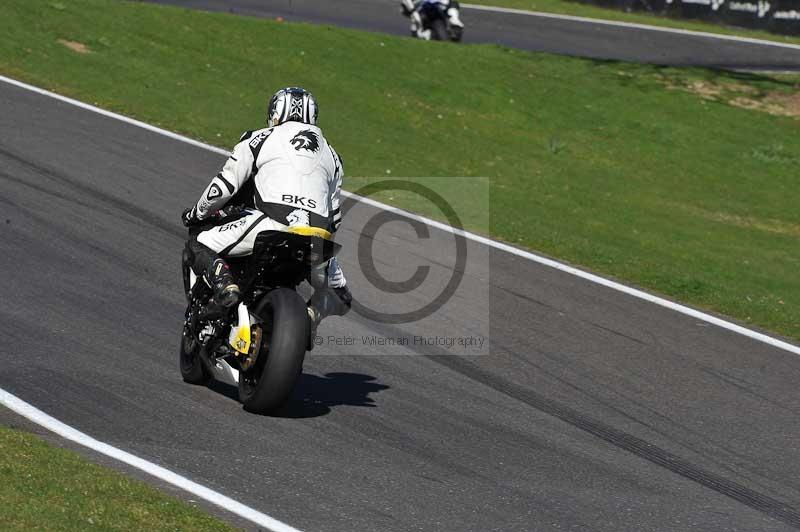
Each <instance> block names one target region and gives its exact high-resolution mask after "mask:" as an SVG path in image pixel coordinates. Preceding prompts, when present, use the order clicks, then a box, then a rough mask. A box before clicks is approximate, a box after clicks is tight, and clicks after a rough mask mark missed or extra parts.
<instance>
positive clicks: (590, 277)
mask: <svg viewBox="0 0 800 532" xmlns="http://www.w3.org/2000/svg"><path fill="white" fill-rule="evenodd" d="M0 81H4V82H6V83H9V84H11V85H15V86H17V87H21V88H23V89H26V90H29V91H32V92H36V93H38V94H42V95H44V96H48V97H50V98H55V99H56V100H60V101H62V102H66V103H68V104H70V105H74V106H77V107H80V108H82V109H86V110H89V111H92V112H94V113H98V114H101V115H104V116H108V117H110V118H114V119H115V120H119V121H122V122H126V123H128V124H132V125H135V126H138V127H140V128H143V129H146V130H148V131H152V132H154V133H158V134H160V135H163V136H165V137H169V138H171V139H175V140H179V141H181V142H185V143H187V144H191V145H192V146H197V147H198V148H203V149H205V150H208V151H212V152H214V153H218V154H220V155H225V156H228V155H230V151H228V150H223V149H222V148H217V147H216V146H211V145H210V144H206V143H204V142H200V141H197V140H194V139H191V138H189V137H186V136H183V135H179V134H178V133H173V132H172V131H167V130H166V129H162V128H160V127H156V126H153V125H150V124H147V123H145V122H141V121H139V120H136V119H133V118H129V117H127V116H123V115H120V114H117V113H113V112H111V111H106V110H104V109H100V108H99V107H95V106H94V105H89V104H87V103H84V102H81V101H78V100H75V99H72V98H68V97H66V96H61V95H60V94H56V93H54V92H51V91H48V90H45V89H41V88H39V87H35V86H33V85H29V84H27V83H23V82H21V81H17V80H15V79H12V78H8V77H5V76H0ZM342 195H344V196H346V197H350V198H355V199H357V200H359V201H362V202H364V203H366V204H367V205H371V206H373V207H376V208H378V209H382V210H386V211H390V212H393V213H396V214H399V215H402V216H405V217H408V218H410V219H413V220H417V221H419V222H421V223H424V224H427V225H429V226H431V227H435V228H437V229H441V230H443V231H447V232H449V233H455V234H458V235H461V236H463V237H464V238H466V239H468V240H472V241H474V242H478V243H480V244H484V245H487V246H490V247H493V248H495V249H499V250H501V251H505V252H507V253H511V254H512V255H516V256H518V257H522V258H524V259H527V260H530V261H533V262H537V263H539V264H542V265H544V266H548V267H550V268H554V269H556V270H559V271H562V272H565V273H568V274H571V275H574V276H576V277H580V278H582V279H586V280H587V281H591V282H593V283H597V284H600V285H603V286H605V287H608V288H611V289H612V290H617V291H619V292H623V293H625V294H628V295H631V296H633V297H636V298H639V299H643V300H645V301H649V302H650V303H654V304H656V305H659V306H662V307H665V308H668V309H670V310H674V311H675V312H680V313H681V314H685V315H687V316H691V317H692V318H695V319H698V320H701V321H704V322H706V323H711V324H713V325H716V326H718V327H722V328H723V329H727V330H729V331H732V332H735V333H737V334H741V335H743V336H746V337H748V338H752V339H753V340H757V341H759V342H763V343H765V344H769V345H771V346H773V347H777V348H779V349H783V350H785V351H789V352H790V353H794V354H796V355H800V346H796V345H793V344H790V343H788V342H784V341H783V340H779V339H777V338H773V337H772V336H768V335H766V334H763V333H760V332H757V331H754V330H752V329H748V328H746V327H742V326H741V325H737V324H735V323H732V322H729V321H726V320H723V319H721V318H718V317H716V316H712V315H711V314H707V313H705V312H701V311H699V310H695V309H693V308H690V307H687V306H685V305H681V304H678V303H675V302H674V301H669V300H668V299H664V298H663V297H659V296H655V295H653V294H649V293H647V292H644V291H642V290H639V289H636V288H632V287H630V286H626V285H624V284H621V283H618V282H616V281H611V280H610V279H606V278H604V277H600V276H599V275H595V274H593V273H589V272H586V271H583V270H579V269H578V268H574V267H572V266H568V265H566V264H564V263H561V262H558V261H556V260H553V259H549V258H547V257H543V256H540V255H536V254H535V253H531V252H530V251H525V250H522V249H519V248H515V247H513V246H510V245H508V244H504V243H502V242H497V241H495V240H492V239H490V238H486V237H483V236H480V235H476V234H474V233H470V232H469V231H463V230H461V229H454V228H453V227H451V226H449V225H447V224H444V223H441V222H437V221H435V220H431V219H429V218H425V217H424V216H419V215H417V214H413V213H410V212H408V211H405V210H403V209H399V208H397V207H392V206H391V205H386V204H384V203H380V202H378V201H375V200H372V199H369V198H362V197H360V196H358V195H356V194H352V193H350V192H347V191H344V190H343V191H342Z"/></svg>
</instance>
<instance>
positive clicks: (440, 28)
mask: <svg viewBox="0 0 800 532" xmlns="http://www.w3.org/2000/svg"><path fill="white" fill-rule="evenodd" d="M431 40H432V41H449V40H450V37H449V36H448V35H447V22H445V21H444V19H441V18H435V19H433V20H432V21H431Z"/></svg>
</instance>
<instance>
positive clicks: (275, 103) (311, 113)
mask: <svg viewBox="0 0 800 532" xmlns="http://www.w3.org/2000/svg"><path fill="white" fill-rule="evenodd" d="M318 114H319V109H318V108H317V100H316V99H315V98H314V96H313V95H312V94H311V93H310V92H308V91H307V90H305V89H303V88H300V87H287V88H285V89H281V90H279V91H278V92H276V93H275V94H274V95H273V96H272V98H270V100H269V107H268V109H267V124H268V125H269V127H274V126H277V125H280V124H283V123H284V122H302V123H303V124H310V125H312V126H315V125H317V115H318Z"/></svg>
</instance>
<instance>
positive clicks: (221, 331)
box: [180, 226, 341, 414]
mask: <svg viewBox="0 0 800 532" xmlns="http://www.w3.org/2000/svg"><path fill="white" fill-rule="evenodd" d="M340 249H341V246H340V245H339V244H336V243H335V242H333V241H332V240H331V234H330V233H329V232H328V231H325V230H323V229H318V228H315V227H307V226H293V227H289V228H288V230H287V231H264V232H262V233H259V235H258V236H257V237H256V240H255V245H254V247H253V253H252V255H249V256H246V257H241V258H228V259H226V260H227V262H228V264H229V266H230V268H231V273H232V274H233V275H234V277H235V278H236V280H237V284H238V285H239V288H240V290H241V301H240V303H239V305H238V306H237V307H234V308H231V309H225V310H224V311H220V310H219V309H216V308H215V307H213V306H209V302H210V300H211V295H212V289H211V286H210V284H209V283H208V281H207V280H206V279H205V276H201V277H198V276H197V275H195V273H194V272H193V271H192V268H191V267H190V264H191V253H190V252H189V251H188V250H184V254H183V283H184V291H185V293H186V299H187V302H188V306H187V308H186V315H185V318H186V319H185V322H184V327H183V335H182V338H181V345H180V371H181V376H182V377H183V380H184V381H185V382H188V383H191V384H206V383H207V382H208V381H209V380H210V379H212V378H215V379H217V380H220V381H222V382H227V383H228V384H232V385H235V386H238V389H239V400H240V402H241V403H242V404H243V405H244V408H245V409H246V410H248V411H251V412H255V413H262V414H267V413H270V412H272V411H274V410H276V409H278V408H279V407H280V406H282V405H283V404H284V403H285V402H286V400H287V399H288V398H289V395H290V394H291V391H292V388H294V385H295V383H296V381H297V379H298V377H299V376H300V373H301V371H302V367H303V360H304V358H305V353H306V351H307V350H309V349H310V348H311V347H312V344H311V342H310V328H311V324H310V321H309V317H308V312H307V307H306V302H305V301H304V300H303V298H302V297H301V296H300V294H298V293H297V286H298V285H299V284H300V283H301V282H302V281H303V280H304V279H305V278H306V277H307V276H308V273H309V271H310V270H311V269H312V268H313V267H315V266H318V265H320V264H322V263H324V262H326V261H327V260H329V259H331V258H332V257H334V256H335V255H336V254H337V253H338V252H339V250H340Z"/></svg>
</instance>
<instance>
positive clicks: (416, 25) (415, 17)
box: [401, 0, 464, 42]
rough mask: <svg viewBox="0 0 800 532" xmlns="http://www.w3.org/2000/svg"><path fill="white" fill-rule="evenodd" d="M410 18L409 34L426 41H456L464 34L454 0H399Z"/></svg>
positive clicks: (404, 12) (457, 5) (405, 13)
mask: <svg viewBox="0 0 800 532" xmlns="http://www.w3.org/2000/svg"><path fill="white" fill-rule="evenodd" d="M401 2H402V6H403V14H404V15H406V16H407V17H409V18H411V35H412V36H413V37H416V38H418V39H423V40H426V41H453V42H458V41H460V40H461V37H462V36H463V34H464V23H463V22H461V13H460V6H459V4H458V2H457V1H455V0H416V1H413V0H401Z"/></svg>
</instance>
